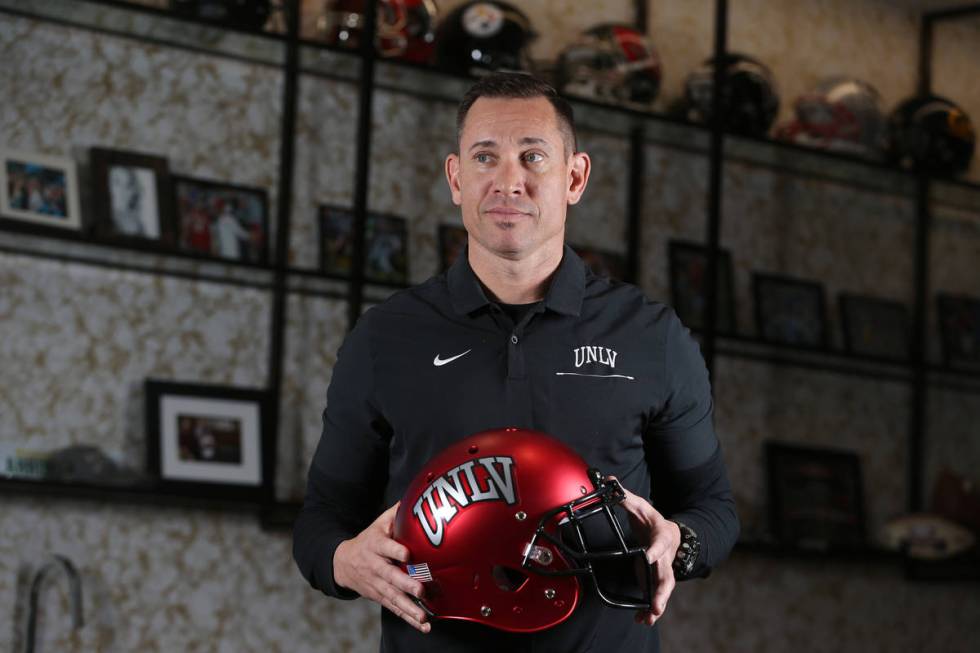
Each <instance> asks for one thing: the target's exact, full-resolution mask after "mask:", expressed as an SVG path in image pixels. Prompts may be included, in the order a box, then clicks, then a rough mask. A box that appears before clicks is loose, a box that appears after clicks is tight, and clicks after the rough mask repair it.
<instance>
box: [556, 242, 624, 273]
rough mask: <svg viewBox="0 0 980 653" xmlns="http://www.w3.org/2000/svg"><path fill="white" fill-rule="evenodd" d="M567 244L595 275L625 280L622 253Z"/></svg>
mask: <svg viewBox="0 0 980 653" xmlns="http://www.w3.org/2000/svg"><path fill="white" fill-rule="evenodd" d="M569 246H570V247H571V248H572V249H573V250H575V253H576V254H578V256H579V258H580V259H582V260H583V261H585V263H586V265H588V266H589V267H590V268H591V269H592V272H594V273H595V275H596V276H599V277H604V278H606V279H615V280H617V281H625V280H626V257H625V256H623V255H622V254H620V253H618V252H610V251H608V250H603V249H597V248H595V247H588V246H585V245H574V244H572V243H569Z"/></svg>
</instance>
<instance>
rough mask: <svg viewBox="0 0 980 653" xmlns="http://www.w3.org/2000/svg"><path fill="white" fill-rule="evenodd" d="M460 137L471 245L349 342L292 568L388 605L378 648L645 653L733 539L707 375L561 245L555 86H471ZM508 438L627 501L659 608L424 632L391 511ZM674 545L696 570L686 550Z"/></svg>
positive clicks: (449, 162) (648, 313)
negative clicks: (443, 471) (490, 440)
mask: <svg viewBox="0 0 980 653" xmlns="http://www.w3.org/2000/svg"><path fill="white" fill-rule="evenodd" d="M457 140H458V146H459V151H458V153H455V154H450V155H449V156H448V157H447V158H446V163H445V172H446V178H447V180H448V182H449V188H450V191H451V193H452V198H453V202H454V203H455V204H456V205H458V206H460V207H461V211H462V217H463V225H464V227H465V228H466V230H467V232H468V236H469V238H468V245H467V247H466V249H465V250H464V251H463V253H462V255H461V256H460V257H459V258H458V259H457V260H456V261H455V263H454V264H453V265H452V266H451V268H450V269H449V270H448V271H447V272H446V273H445V274H442V275H438V276H436V277H433V278H431V279H429V280H428V281H427V282H426V283H424V284H422V285H420V286H416V287H414V288H411V289H408V290H405V291H402V292H399V293H397V294H396V295H394V296H393V297H391V298H390V299H389V300H387V301H386V302H384V303H383V304H381V305H379V306H377V307H375V308H372V309H371V310H370V311H368V312H367V313H366V314H365V315H364V316H363V317H362V318H361V320H359V321H358V323H357V326H356V327H355V328H354V329H353V330H352V331H351V333H350V334H349V335H348V337H347V339H346V341H345V342H344V344H343V346H342V347H341V348H340V352H339V354H338V359H337V364H336V366H335V368H334V372H333V378H332V380H331V383H330V388H329V390H328V392H327V408H326V410H325V411H324V429H323V435H322V437H321V440H320V443H319V446H318V447H317V451H316V453H315V455H314V458H313V462H312V465H311V466H310V472H309V481H308V487H307V496H306V501H305V503H304V506H303V510H302V511H301V513H300V516H299V518H298V519H297V521H296V524H295V529H294V545H293V552H294V557H295V559H296V561H297V564H298V565H299V568H300V570H301V571H302V573H303V575H304V576H305V577H306V579H307V580H308V581H309V582H310V584H311V585H312V586H313V587H315V588H318V589H320V590H322V591H323V592H325V593H326V594H328V595H331V596H336V597H340V598H354V597H356V596H358V595H360V596H364V597H366V598H369V599H371V600H373V601H376V602H378V603H380V604H381V605H382V606H384V608H385V610H383V611H382V650H383V651H413V652H414V651H439V652H446V651H502V650H506V651H512V652H517V651H532V650H533V651H562V652H565V651H602V652H603V653H606V652H612V651H656V650H658V648H659V638H658V634H657V631H656V628H652V629H650V628H644V627H642V626H639V625H635V624H634V623H633V622H634V620H635V621H636V622H637V623H642V624H646V625H648V626H652V625H654V623H655V622H656V621H657V619H658V618H659V617H660V616H661V615H663V613H664V610H665V609H666V604H667V600H668V598H669V596H670V594H671V591H672V590H673V588H674V585H675V574H674V568H673V567H672V565H674V564H676V565H677V569H678V570H679V571H680V572H683V574H682V575H683V576H684V577H696V576H705V575H707V573H708V572H709V571H710V569H711V568H712V567H713V566H715V565H717V564H718V563H719V562H720V561H721V560H722V559H723V558H725V557H726V556H727V554H728V552H729V551H730V549H731V547H732V546H733V544H734V542H735V540H736V538H737V535H738V520H737V517H736V515H735V509H734V501H733V499H732V494H731V488H730V486H729V483H728V480H727V474H726V471H725V466H724V463H723V461H722V457H721V450H720V448H719V446H718V441H717V438H716V436H715V433H714V428H713V425H712V401H711V391H710V385H709V382H708V378H707V370H706V369H705V366H704V361H703V359H702V358H701V355H700V352H699V350H698V346H697V344H696V342H695V341H694V340H693V339H692V338H691V336H690V334H689V332H688V331H687V329H685V328H684V327H683V326H682V325H681V324H680V322H679V320H678V319H677V317H676V315H675V313H674V312H673V311H672V310H671V309H669V308H667V307H666V306H664V305H663V304H659V303H656V302H651V301H649V300H647V299H646V298H645V297H644V296H643V294H642V292H641V291H640V290H639V289H637V288H636V287H635V286H632V285H629V284H623V283H615V282H610V281H608V280H605V279H602V278H600V277H597V276H595V275H594V274H592V273H591V272H590V271H588V270H587V268H586V267H585V265H584V264H583V263H582V261H581V259H579V258H578V256H576V255H575V253H574V252H573V251H572V250H571V248H570V247H568V246H566V245H565V244H564V231H565V215H566V210H567V206H568V205H569V204H574V203H576V202H578V201H579V198H581V196H582V193H583V192H584V191H585V187H586V184H587V182H588V178H589V172H590V168H591V161H590V159H589V157H588V155H587V154H585V153H583V152H578V151H577V148H576V141H575V132H574V124H573V121H572V113H571V108H570V107H569V106H568V104H567V103H565V102H564V101H563V100H562V99H561V98H560V97H558V96H557V94H556V93H555V91H554V90H553V89H552V88H551V87H549V86H548V85H547V84H544V83H543V82H540V81H538V80H536V79H534V78H533V77H530V76H527V75H522V74H516V73H509V74H504V73H500V74H495V75H491V76H489V77H486V78H484V79H482V80H481V81H479V82H477V83H476V85H474V87H473V88H472V89H471V90H470V91H469V92H468V93H467V95H466V97H465V98H464V99H463V102H462V104H461V105H460V109H459V113H458V117H457ZM506 426H517V427H526V428H532V429H536V430H539V431H543V432H545V433H548V434H550V435H552V436H555V437H557V438H560V439H562V440H563V441H565V442H566V443H568V444H569V445H570V446H571V447H572V448H573V449H575V450H576V451H577V452H578V453H579V454H580V455H581V456H582V457H583V458H584V459H585V460H586V461H587V462H588V463H589V464H590V465H593V466H595V467H597V468H599V469H600V470H602V472H604V473H605V474H608V475H613V476H616V477H617V478H618V479H619V480H620V482H621V483H622V484H623V486H624V487H625V488H626V489H628V490H629V492H628V494H627V500H626V503H625V506H624V507H625V509H626V510H627V511H628V513H629V516H630V519H629V521H630V523H631V525H632V532H633V534H634V537H636V538H637V539H638V540H640V541H642V543H643V545H644V546H646V547H647V558H648V560H649V561H650V562H651V564H655V572H656V577H657V590H656V595H655V597H654V608H653V609H652V610H650V611H641V612H639V613H637V614H636V615H635V619H634V615H633V614H631V613H630V612H627V611H624V610H616V609H612V608H607V607H605V606H604V605H603V604H601V603H600V602H599V601H598V599H597V598H596V596H595V594H594V592H593V590H592V588H591V587H589V586H588V583H584V585H585V588H584V589H585V592H584V597H583V599H582V602H581V604H580V605H579V606H578V607H577V608H576V610H575V612H574V613H573V614H572V616H571V617H570V618H569V619H568V620H567V621H565V622H564V623H562V624H560V625H558V626H556V627H554V628H552V629H549V630H546V631H542V632H540V633H535V634H533V635H527V634H510V633H504V632H501V631H497V630H494V629H490V628H486V627H482V626H477V625H473V624H468V623H465V622H454V621H448V620H436V621H435V622H434V623H430V622H429V620H428V619H427V618H426V616H425V613H424V612H423V610H422V609H421V608H420V607H419V606H418V605H417V604H416V603H415V602H414V601H413V600H412V598H411V597H413V596H414V597H420V596H423V593H424V591H425V588H424V585H423V584H422V583H420V582H418V581H417V580H415V579H413V578H410V577H409V576H408V575H407V573H406V572H405V568H404V566H402V565H400V563H401V562H404V561H405V560H407V559H408V552H407V551H406V549H405V547H404V546H402V545H401V544H399V543H398V542H395V541H394V540H393V539H392V538H391V532H392V521H393V518H394V514H395V511H396V508H397V501H398V500H399V499H400V498H401V496H402V494H403V493H404V491H405V489H406V487H407V486H408V484H409V483H410V482H411V480H412V479H413V477H414V476H415V475H416V473H417V472H418V470H419V469H420V468H421V467H422V465H424V464H425V462H426V461H428V460H429V458H430V457H431V456H433V455H434V454H436V453H438V452H439V451H441V450H442V449H443V448H444V447H445V446H446V445H447V444H449V443H451V442H453V441H455V440H458V439H460V438H462V437H465V436H467V435H470V434H473V433H476V432H479V431H482V430H486V429H490V428H497V427H506ZM645 497H652V499H653V505H651V503H650V502H649V501H647V499H646V498H645ZM654 506H656V507H654ZM386 507H388V508H387V510H385V508H386ZM379 513H380V516H378V515H379ZM668 518H669V519H668ZM680 524H683V525H684V526H683V527H682V526H681V525H680ZM682 534H683V539H684V540H685V542H686V543H687V544H688V546H693V547H694V548H695V549H697V547H698V545H700V552H699V553H697V555H696V556H688V555H686V554H685V553H682V554H681V555H678V550H679V547H680V544H681V541H682ZM447 535H448V534H447ZM688 550H689V549H688V548H684V549H681V551H682V552H686V551H688ZM685 565H686V566H685Z"/></svg>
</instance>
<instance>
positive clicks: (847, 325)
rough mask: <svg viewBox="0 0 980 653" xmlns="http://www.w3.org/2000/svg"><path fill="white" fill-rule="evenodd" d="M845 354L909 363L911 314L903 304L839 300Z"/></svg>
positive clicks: (861, 298) (872, 299) (870, 299)
mask: <svg viewBox="0 0 980 653" xmlns="http://www.w3.org/2000/svg"><path fill="white" fill-rule="evenodd" d="M838 301H839V304H840V314H841V321H842V323H843V329H844V350H845V351H847V352H848V353H851V354H860V355H862V356H872V357H875V358H888V359H892V360H908V358H909V345H910V344H911V342H910V340H909V311H908V309H907V308H906V307H905V305H904V304H902V303H901V302H896V301H891V300H887V299H879V298H876V297H866V296H863V295H852V294H849V293H841V294H840V295H839V296H838Z"/></svg>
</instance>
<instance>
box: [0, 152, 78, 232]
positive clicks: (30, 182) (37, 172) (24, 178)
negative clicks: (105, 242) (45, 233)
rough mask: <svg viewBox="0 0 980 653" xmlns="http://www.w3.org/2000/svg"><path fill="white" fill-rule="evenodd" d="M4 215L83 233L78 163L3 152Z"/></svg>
mask: <svg viewBox="0 0 980 653" xmlns="http://www.w3.org/2000/svg"><path fill="white" fill-rule="evenodd" d="M0 216H2V217H4V218H6V219H9V220H18V221H20V222H26V223H30V224H32V225H42V226H44V227H56V228H58V229H69V230H72V231H81V230H82V214H81V211H80V210H79V201H78V174H77V172H76V169H75V162H74V161H72V160H71V159H70V158H68V157H62V156H47V155H44V154H35V153H30V152H18V151H15V150H5V149H0Z"/></svg>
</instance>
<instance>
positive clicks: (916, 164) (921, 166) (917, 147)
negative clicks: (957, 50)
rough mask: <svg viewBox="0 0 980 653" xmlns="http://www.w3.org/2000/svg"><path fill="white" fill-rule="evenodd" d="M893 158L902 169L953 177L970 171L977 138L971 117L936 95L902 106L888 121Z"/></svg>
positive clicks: (908, 102) (907, 101)
mask: <svg viewBox="0 0 980 653" xmlns="http://www.w3.org/2000/svg"><path fill="white" fill-rule="evenodd" d="M888 140H889V148H890V150H891V155H892V157H893V158H894V159H895V160H896V161H897V162H898V164H899V165H901V166H902V167H904V168H908V169H915V170H920V171H923V172H928V173H931V174H935V175H940V176H954V175H957V174H960V173H962V172H965V171H966V169H967V168H969V167H970V160H971V159H972V158H973V151H974V148H975V147H976V141H977V135H976V132H975V131H974V128H973V123H972V122H971V121H970V117H969V116H968V115H966V113H965V112H964V111H963V110H962V109H961V108H960V107H959V106H957V105H956V104H955V103H954V102H952V101H951V100H948V99H946V98H944V97H939V96H938V95H927V96H920V97H914V98H911V99H909V100H906V101H905V102H902V103H901V104H900V105H898V107H897V108H896V109H895V110H894V111H893V112H892V114H891V117H890V118H889V121H888Z"/></svg>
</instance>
